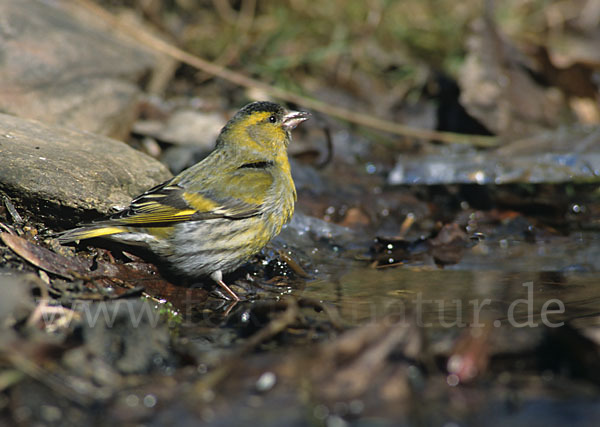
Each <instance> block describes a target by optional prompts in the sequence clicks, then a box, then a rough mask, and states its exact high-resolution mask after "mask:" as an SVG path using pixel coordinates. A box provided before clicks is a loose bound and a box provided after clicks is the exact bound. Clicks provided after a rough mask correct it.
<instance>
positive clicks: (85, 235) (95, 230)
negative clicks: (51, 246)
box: [58, 224, 125, 243]
mask: <svg viewBox="0 0 600 427" xmlns="http://www.w3.org/2000/svg"><path fill="white" fill-rule="evenodd" d="M123 231H125V230H124V229H123V228H122V227H117V226H114V225H100V224H98V225H91V226H87V227H85V226H84V227H78V228H74V229H72V230H67V231H63V232H62V233H60V234H59V235H58V241H59V242H60V243H69V242H75V241H77V240H84V239H91V238H94V237H104V236H110V235H112V234H117V233H122V232H123Z"/></svg>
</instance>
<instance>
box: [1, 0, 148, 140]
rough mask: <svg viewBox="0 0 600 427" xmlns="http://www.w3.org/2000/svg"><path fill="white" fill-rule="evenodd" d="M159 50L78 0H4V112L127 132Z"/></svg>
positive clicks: (97, 130) (115, 132)
mask: <svg viewBox="0 0 600 427" xmlns="http://www.w3.org/2000/svg"><path fill="white" fill-rule="evenodd" d="M155 61H156V57H155V56H154V55H152V54H150V53H148V52H147V51H144V50H141V49H140V48H139V47H138V46H137V45H135V44H134V43H133V42H132V41H129V40H125V39H124V38H122V37H121V38H120V37H119V36H118V35H117V34H116V32H115V31H114V29H111V28H108V27H107V26H102V25H101V23H100V22H99V20H98V18H97V17H95V16H94V15H93V14H91V13H90V12H88V11H87V10H85V9H83V8H81V7H80V6H78V5H77V4H76V2H41V1H33V0H7V1H2V2H0V93H1V94H2V96H1V97H0V111H1V112H4V113H10V114H13V115H16V116H20V117H25V118H30V119H36V120H40V121H43V122H45V123H50V124H58V125H63V126H68V127H73V128H77V129H82V130H87V131H90V132H94V133H99V134H102V135H108V136H112V137H116V138H123V137H125V136H126V135H127V134H128V132H129V130H130V128H131V125H132V123H133V121H134V120H135V118H136V115H137V112H136V108H135V107H136V105H137V97H138V95H139V88H138V86H137V83H138V82H139V81H140V79H141V78H142V77H144V76H145V75H147V74H148V73H149V71H150V70H151V68H152V67H153V64H154V63H155Z"/></svg>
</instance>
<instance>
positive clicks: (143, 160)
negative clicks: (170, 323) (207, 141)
mask: <svg viewBox="0 0 600 427" xmlns="http://www.w3.org/2000/svg"><path fill="white" fill-rule="evenodd" d="M0 129H2V131H0V191H3V192H5V193H7V194H8V195H9V197H11V198H13V199H14V200H13V201H15V204H17V205H20V206H23V205H25V206H30V207H33V208H36V207H37V208H38V209H37V210H38V212H40V213H43V210H44V209H45V208H46V207H48V206H51V207H69V208H74V209H76V210H95V211H97V212H100V213H103V214H105V213H108V212H110V211H111V208H114V207H125V206H126V205H127V204H128V203H129V202H130V201H131V198H132V197H135V196H137V195H139V194H141V193H143V192H144V191H145V190H147V189H149V188H150V187H152V186H154V185H157V184H159V183H161V182H163V181H165V180H166V179H168V178H169V177H170V176H171V174H170V172H169V171H168V170H167V168H166V167H165V166H164V165H163V164H162V163H160V162H158V161H157V160H155V159H153V158H152V157H150V156H147V155H146V154H144V153H142V152H139V151H137V150H134V149H133V148H131V147H129V146H128V145H127V144H125V143H123V142H120V141H116V140H113V139H110V138H107V137H103V136H98V135H94V134H91V133H88V132H83V131H77V130H72V129H67V128H60V127H53V126H49V125H45V124H42V123H39V122H35V121H31V120H25V119H21V118H17V117H12V116H9V115H5V114H0Z"/></svg>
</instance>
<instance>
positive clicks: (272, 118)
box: [269, 116, 277, 123]
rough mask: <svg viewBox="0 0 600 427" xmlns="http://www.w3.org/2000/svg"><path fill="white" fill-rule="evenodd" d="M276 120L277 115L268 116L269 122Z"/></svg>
mask: <svg viewBox="0 0 600 427" xmlns="http://www.w3.org/2000/svg"><path fill="white" fill-rule="evenodd" d="M276 121H277V117H275V116H271V117H269V122H271V123H275V122H276Z"/></svg>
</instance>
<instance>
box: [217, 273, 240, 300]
mask: <svg viewBox="0 0 600 427" xmlns="http://www.w3.org/2000/svg"><path fill="white" fill-rule="evenodd" d="M210 278H211V279H213V280H214V281H215V282H217V283H218V284H219V286H220V287H221V288H223V290H224V291H225V293H226V294H227V295H229V296H230V297H231V298H232V299H233V300H234V301H240V297H238V296H237V294H236V293H235V292H233V291H232V290H231V288H230V287H229V286H227V284H226V283H225V282H224V281H223V273H222V272H221V270H217V271H215V272H214V273H213V274H211V275H210Z"/></svg>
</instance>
